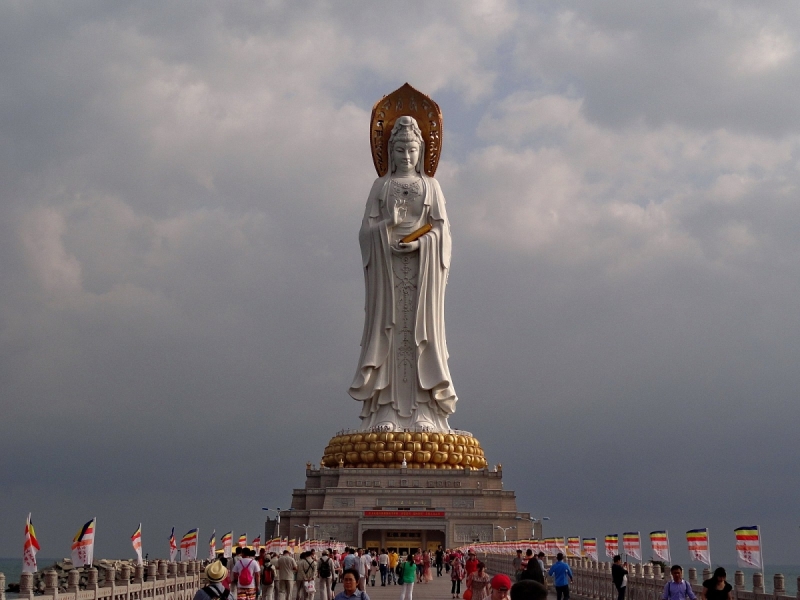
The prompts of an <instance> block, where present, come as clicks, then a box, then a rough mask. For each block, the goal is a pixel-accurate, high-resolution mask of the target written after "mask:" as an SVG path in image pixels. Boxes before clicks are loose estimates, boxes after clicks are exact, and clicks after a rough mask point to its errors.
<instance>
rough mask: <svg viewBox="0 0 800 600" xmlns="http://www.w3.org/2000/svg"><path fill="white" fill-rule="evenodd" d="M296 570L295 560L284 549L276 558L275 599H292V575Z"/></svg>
mask: <svg viewBox="0 0 800 600" xmlns="http://www.w3.org/2000/svg"><path fill="white" fill-rule="evenodd" d="M296 571H297V561H295V559H294V557H293V556H292V555H291V554H289V551H288V550H284V551H283V554H282V555H281V557H280V558H279V559H278V598H277V600H292V592H293V591H294V577H295V575H294V574H295V572H296Z"/></svg>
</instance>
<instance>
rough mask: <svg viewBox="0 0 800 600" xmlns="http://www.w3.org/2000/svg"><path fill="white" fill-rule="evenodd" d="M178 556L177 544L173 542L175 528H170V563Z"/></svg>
mask: <svg viewBox="0 0 800 600" xmlns="http://www.w3.org/2000/svg"><path fill="white" fill-rule="evenodd" d="M177 555H178V544H177V543H176V542H175V528H174V527H173V528H172V533H170V534H169V560H170V562H174V561H175V557H176V556H177Z"/></svg>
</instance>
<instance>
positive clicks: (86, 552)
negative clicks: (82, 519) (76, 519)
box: [72, 519, 97, 567]
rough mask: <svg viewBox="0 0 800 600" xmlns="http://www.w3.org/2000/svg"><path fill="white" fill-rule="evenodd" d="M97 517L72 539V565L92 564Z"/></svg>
mask: <svg viewBox="0 0 800 600" xmlns="http://www.w3.org/2000/svg"><path fill="white" fill-rule="evenodd" d="M96 524H97V519H92V520H91V521H89V522H88V523H86V525H84V526H83V527H81V528H80V529H79V530H78V533H76V534H75V537H74V538H73V539H72V565H73V566H74V567H82V566H84V565H89V566H92V559H93V558H94V530H95V526H96Z"/></svg>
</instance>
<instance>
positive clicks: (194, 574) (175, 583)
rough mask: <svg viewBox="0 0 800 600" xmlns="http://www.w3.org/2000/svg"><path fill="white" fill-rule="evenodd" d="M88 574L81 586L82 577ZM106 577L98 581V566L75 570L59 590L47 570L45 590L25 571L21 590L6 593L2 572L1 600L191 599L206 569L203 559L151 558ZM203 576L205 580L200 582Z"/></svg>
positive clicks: (107, 573)
mask: <svg viewBox="0 0 800 600" xmlns="http://www.w3.org/2000/svg"><path fill="white" fill-rule="evenodd" d="M86 573H88V577H87V578H86V582H85V584H83V587H84V588H85V589H80V588H81V581H80V580H81V576H82V575H84V574H86ZM105 576H106V580H105V583H104V584H103V585H102V587H100V586H99V584H98V570H97V569H95V568H91V569H87V570H86V571H84V570H83V569H73V570H72V571H70V572H69V574H68V575H67V586H66V591H64V590H63V589H59V586H58V573H57V572H56V571H55V570H52V571H47V572H46V573H45V577H44V582H45V585H44V590H43V591H40V590H34V589H33V573H22V575H20V581H19V587H20V589H19V593H8V594H6V576H5V575H4V574H2V573H0V600H12V599H15V598H33V597H34V594H35V595H36V599H37V600H192V598H194V594H195V592H196V591H197V590H198V589H199V588H200V587H202V585H205V572H204V569H203V565H202V563H201V562H200V561H195V560H190V561H185V562H179V563H174V562H167V561H165V560H159V561H151V562H149V563H148V564H147V566H142V565H140V566H137V567H135V568H134V569H133V570H131V567H130V566H128V565H122V566H121V567H120V568H119V569H114V568H110V569H109V568H107V569H105ZM201 578H202V581H201Z"/></svg>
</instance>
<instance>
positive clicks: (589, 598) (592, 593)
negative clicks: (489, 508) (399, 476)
mask: <svg viewBox="0 0 800 600" xmlns="http://www.w3.org/2000/svg"><path fill="white" fill-rule="evenodd" d="M550 559H551V560H552V557H550ZM481 560H482V561H483V562H485V563H486V570H487V571H488V572H489V573H492V574H494V573H505V574H506V575H510V576H512V577H513V574H514V567H513V565H512V562H513V560H514V556H513V555H509V554H482V555H481ZM566 560H567V564H569V566H570V568H571V569H572V573H573V575H574V580H573V583H572V584H571V585H570V597H572V596H575V597H576V598H580V599H582V600H617V590H616V588H615V587H614V584H613V583H612V581H611V563H609V562H598V561H594V560H590V559H588V558H568V559H566ZM686 575H687V581H688V582H689V584H690V585H691V586H692V589H693V590H694V592H695V594H697V597H698V598H701V597H702V593H701V592H702V590H703V581H705V580H706V579H710V578H711V570H710V569H703V573H702V578H701V579H700V580H698V578H697V569H695V568H690V569H688V573H686ZM670 580H671V578H670V575H669V572H666V573H664V572H662V569H661V565H653V564H650V563H647V564H643V565H640V564H630V565H629V566H628V591H627V594H626V596H625V597H626V599H627V600H661V594H662V592H663V591H664V585H665V584H666V583H667V581H670ZM731 585H733V597H734V598H735V599H736V600H775V598H778V597H779V598H794V597H795V596H789V595H787V594H786V585H785V578H784V576H783V575H782V574H780V573H776V574H775V576H774V577H773V592H772V593H771V594H768V593H766V591H765V587H764V577H763V576H762V574H761V573H754V574H753V586H752V588H751V589H750V590H748V589H746V586H745V576H744V573H743V572H742V571H736V573H735V574H734V580H733V581H732V582H731ZM797 589H798V593H797V595H796V598H797V600H800V577H798V578H797Z"/></svg>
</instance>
